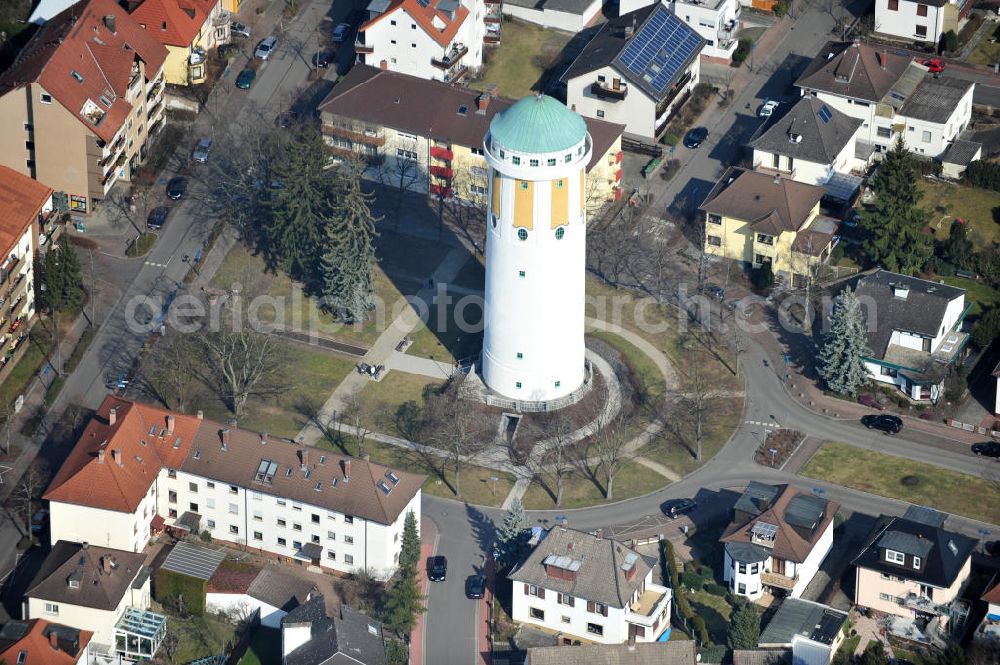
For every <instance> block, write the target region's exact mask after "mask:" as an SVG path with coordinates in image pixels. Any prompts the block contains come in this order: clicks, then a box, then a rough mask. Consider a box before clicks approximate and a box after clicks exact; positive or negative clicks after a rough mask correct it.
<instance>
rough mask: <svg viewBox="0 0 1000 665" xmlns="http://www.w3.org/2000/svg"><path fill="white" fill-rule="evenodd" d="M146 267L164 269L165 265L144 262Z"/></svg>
mask: <svg viewBox="0 0 1000 665" xmlns="http://www.w3.org/2000/svg"><path fill="white" fill-rule="evenodd" d="M146 265H147V266H153V267H154V268H166V267H167V264H166V263H156V262H154V261H146Z"/></svg>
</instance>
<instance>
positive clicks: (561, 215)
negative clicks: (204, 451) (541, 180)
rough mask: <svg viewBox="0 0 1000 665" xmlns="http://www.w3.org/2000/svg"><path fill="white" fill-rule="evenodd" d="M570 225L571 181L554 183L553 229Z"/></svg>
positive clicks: (563, 180)
mask: <svg viewBox="0 0 1000 665" xmlns="http://www.w3.org/2000/svg"><path fill="white" fill-rule="evenodd" d="M566 224H569V180H566V179H565V178H559V179H558V180H553V181H552V228H554V229H555V228H559V227H560V226H564V225H566Z"/></svg>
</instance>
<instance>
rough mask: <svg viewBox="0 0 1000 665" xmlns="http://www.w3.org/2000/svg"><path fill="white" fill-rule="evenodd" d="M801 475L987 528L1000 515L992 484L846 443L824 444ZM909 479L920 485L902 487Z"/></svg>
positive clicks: (999, 500)
mask: <svg viewBox="0 0 1000 665" xmlns="http://www.w3.org/2000/svg"><path fill="white" fill-rule="evenodd" d="M801 474H802V475H803V476H808V477H810V478H818V479H820V480H826V481H828V482H832V483H835V484H838V485H845V486H847V487H853V488H854V489H859V490H863V491H865V492H871V493H873V494H878V495H881V496H887V497H891V498H894V499H900V500H902V501H909V502H911V503H916V504H920V505H927V506H931V507H934V508H937V509H939V510H943V511H945V512H948V513H956V514H958V515H964V516H966V517H971V518H973V519H977V520H983V521H986V522H993V521H995V520H996V518H997V515H1000V492H997V491H996V487H995V486H994V484H993V483H992V482H990V481H989V480H985V479H983V478H978V477H975V476H969V475H966V474H964V473H957V472H955V471H949V470H947V469H942V468H940V467H937V466H933V465H930V464H924V463H922V462H914V461H912V460H907V459H904V458H902V457H893V456H891V455H883V454H882V453H877V452H873V451H870V450H864V449H862V448H856V447H854V446H849V445H846V444H843V443H833V442H829V441H828V442H826V443H824V444H823V446H822V447H821V448H820V449H819V451H818V452H817V453H816V454H815V455H813V458H812V459H811V460H809V463H808V464H807V465H806V467H805V468H804V469H803V470H802V472H801ZM906 476H915V477H917V478H919V479H920V480H919V483H918V484H917V485H915V486H906V485H903V484H902V482H901V481H902V479H903V478H904V477H906Z"/></svg>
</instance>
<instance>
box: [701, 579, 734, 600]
mask: <svg viewBox="0 0 1000 665" xmlns="http://www.w3.org/2000/svg"><path fill="white" fill-rule="evenodd" d="M705 591H707V592H709V593H710V594H712V595H713V596H721V597H723V598H725V597H726V596H728V595H729V587H726V586H723V585H722V584H716V583H715V582H712V583H711V584H706V585H705Z"/></svg>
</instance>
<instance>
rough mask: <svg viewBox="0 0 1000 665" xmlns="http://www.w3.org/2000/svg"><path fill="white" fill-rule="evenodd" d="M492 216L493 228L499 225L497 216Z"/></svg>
mask: <svg viewBox="0 0 1000 665" xmlns="http://www.w3.org/2000/svg"><path fill="white" fill-rule="evenodd" d="M490 217H492V218H493V228H496V227H497V216H496V215H490Z"/></svg>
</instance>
